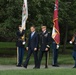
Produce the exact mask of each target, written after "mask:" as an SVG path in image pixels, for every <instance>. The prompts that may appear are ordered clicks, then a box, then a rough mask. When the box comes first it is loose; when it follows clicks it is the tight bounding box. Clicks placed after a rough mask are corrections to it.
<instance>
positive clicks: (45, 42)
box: [40, 31, 51, 51]
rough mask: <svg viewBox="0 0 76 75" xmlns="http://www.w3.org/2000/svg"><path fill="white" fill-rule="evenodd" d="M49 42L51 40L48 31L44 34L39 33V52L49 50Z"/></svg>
mask: <svg viewBox="0 0 76 75" xmlns="http://www.w3.org/2000/svg"><path fill="white" fill-rule="evenodd" d="M50 40H51V35H50V33H49V32H48V31H46V32H45V33H43V32H41V33H40V50H41V51H45V49H46V48H50Z"/></svg>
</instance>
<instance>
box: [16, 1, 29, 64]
mask: <svg viewBox="0 0 76 75" xmlns="http://www.w3.org/2000/svg"><path fill="white" fill-rule="evenodd" d="M27 19H28V6H27V0H23V8H22V24H21V25H22V30H26V21H27ZM22 39H23V41H25V34H24V35H23V37H22ZM18 60H19V52H18V47H17V64H18Z"/></svg>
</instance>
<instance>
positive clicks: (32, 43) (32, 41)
mask: <svg viewBox="0 0 76 75" xmlns="http://www.w3.org/2000/svg"><path fill="white" fill-rule="evenodd" d="M38 41H39V40H38V34H37V32H35V33H34V35H33V37H32V38H31V33H30V34H29V38H28V45H27V47H28V48H29V49H31V50H34V48H38Z"/></svg>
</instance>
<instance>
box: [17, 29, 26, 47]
mask: <svg viewBox="0 0 76 75" xmlns="http://www.w3.org/2000/svg"><path fill="white" fill-rule="evenodd" d="M24 34H25V30H23V31H22V32H20V31H19V30H18V31H17V42H16V46H17V47H23V46H24V45H23V41H24V40H25V39H24V40H23V39H22V37H23V35H24Z"/></svg>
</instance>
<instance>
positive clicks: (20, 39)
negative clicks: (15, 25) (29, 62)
mask: <svg viewBox="0 0 76 75" xmlns="http://www.w3.org/2000/svg"><path fill="white" fill-rule="evenodd" d="M24 35H25V30H24V29H22V27H21V26H20V25H19V29H18V31H17V42H16V46H17V67H22V66H21V65H22V60H23V56H24V49H25V48H24V45H25V38H24Z"/></svg>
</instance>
